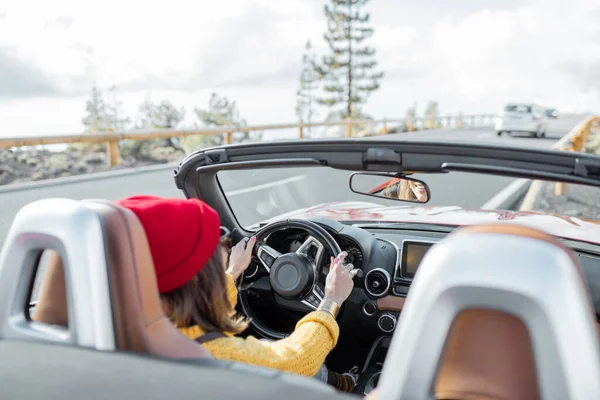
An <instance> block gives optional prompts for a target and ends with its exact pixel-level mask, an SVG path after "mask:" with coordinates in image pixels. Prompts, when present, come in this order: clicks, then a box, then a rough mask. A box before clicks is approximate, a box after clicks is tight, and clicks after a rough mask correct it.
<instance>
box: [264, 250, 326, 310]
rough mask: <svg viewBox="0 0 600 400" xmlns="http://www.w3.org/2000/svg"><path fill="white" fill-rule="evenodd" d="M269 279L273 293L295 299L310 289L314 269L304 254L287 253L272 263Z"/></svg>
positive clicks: (313, 278) (313, 279)
mask: <svg viewBox="0 0 600 400" xmlns="http://www.w3.org/2000/svg"><path fill="white" fill-rule="evenodd" d="M269 279H270V281H271V287H272V288H273V290H274V291H275V293H277V294H278V295H280V296H281V297H283V298H286V299H290V300H295V299H299V298H301V297H302V296H303V295H305V294H306V293H308V292H309V291H310V289H311V288H312V285H313V283H314V281H315V270H314V268H313V266H312V264H311V262H310V260H309V259H308V258H306V257H305V256H304V255H301V254H295V253H288V254H284V255H283V256H281V257H279V258H278V259H277V260H276V261H275V262H274V263H273V266H272V267H271V273H270V274H269Z"/></svg>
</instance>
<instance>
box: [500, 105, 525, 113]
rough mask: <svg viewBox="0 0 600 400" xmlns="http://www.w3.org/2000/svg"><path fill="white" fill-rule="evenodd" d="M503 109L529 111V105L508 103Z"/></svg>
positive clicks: (520, 111)
mask: <svg viewBox="0 0 600 400" xmlns="http://www.w3.org/2000/svg"><path fill="white" fill-rule="evenodd" d="M504 111H508V112H518V113H530V112H531V106H526V105H524V104H510V105H508V106H506V107H504Z"/></svg>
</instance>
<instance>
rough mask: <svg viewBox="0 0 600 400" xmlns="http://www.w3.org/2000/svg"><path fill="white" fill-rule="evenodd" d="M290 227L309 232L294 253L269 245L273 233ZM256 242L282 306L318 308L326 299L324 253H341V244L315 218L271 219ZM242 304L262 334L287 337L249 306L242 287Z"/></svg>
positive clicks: (261, 261) (272, 289)
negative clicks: (322, 270) (321, 270)
mask: <svg viewBox="0 0 600 400" xmlns="http://www.w3.org/2000/svg"><path fill="white" fill-rule="evenodd" d="M289 228H296V229H302V230H305V231H307V232H308V238H307V239H306V240H305V241H304V243H302V245H301V246H300V247H299V248H298V250H296V251H295V252H293V253H284V254H282V253H280V252H279V251H277V250H275V249H274V248H272V247H270V246H268V245H267V244H266V243H265V241H266V239H267V238H268V237H269V235H271V234H272V233H274V232H276V231H279V230H283V229H289ZM255 236H256V244H255V245H254V250H253V253H254V254H255V255H256V258H257V259H258V261H259V263H260V265H261V266H262V267H263V268H264V269H265V270H266V271H267V272H268V273H269V283H270V290H271V292H272V293H273V295H274V296H273V297H274V298H275V301H276V302H277V303H278V304H279V305H280V306H282V307H283V308H288V309H293V310H298V308H297V307H292V306H291V305H292V304H294V303H296V304H297V303H298V302H300V303H302V304H304V306H306V307H308V308H309V309H312V310H316V309H317V307H318V306H319V303H321V300H323V296H324V291H325V290H324V287H323V286H322V285H321V284H320V283H319V282H318V277H319V265H321V262H322V259H323V254H325V253H326V251H325V250H328V251H329V252H330V253H331V254H334V255H337V254H339V253H341V251H342V250H341V249H340V246H339V245H338V243H337V242H336V241H335V240H334V239H333V237H332V236H331V235H330V234H329V233H328V232H327V231H326V230H325V229H324V228H322V227H321V226H319V225H317V224H316V223H314V222H311V221H306V220H300V219H287V220H285V221H278V222H274V223H271V224H269V225H267V226H265V227H264V228H263V229H261V230H260V231H259V232H257V233H256V235H255ZM244 278H245V275H242V278H241V280H240V285H241V284H243V281H244ZM239 293H240V306H241V307H242V311H243V312H244V314H246V316H247V317H248V318H249V319H250V321H251V324H252V325H253V326H254V327H255V328H256V329H257V330H258V331H259V332H261V333H262V334H264V335H266V336H269V337H274V338H279V339H281V338H284V337H286V336H288V334H285V333H283V332H278V331H276V330H273V329H271V328H269V327H267V326H266V325H265V324H263V323H262V322H260V321H259V320H258V319H257V318H254V315H253V313H252V310H251V309H250V307H249V306H248V302H247V300H246V298H245V294H244V291H243V290H240V292H239Z"/></svg>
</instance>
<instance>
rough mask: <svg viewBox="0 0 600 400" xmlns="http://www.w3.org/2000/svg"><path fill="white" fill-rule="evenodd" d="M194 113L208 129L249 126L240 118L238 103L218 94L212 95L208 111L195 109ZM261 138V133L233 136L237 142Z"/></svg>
mask: <svg viewBox="0 0 600 400" xmlns="http://www.w3.org/2000/svg"><path fill="white" fill-rule="evenodd" d="M194 112H195V113H196V115H197V116H198V119H199V120H200V121H201V122H202V123H203V124H204V126H207V127H216V126H226V125H236V126H246V125H247V122H246V120H245V119H244V118H241V117H240V112H239V110H238V107H237V103H236V101H235V100H234V101H230V100H229V99H228V98H227V97H225V96H219V95H218V94H216V93H212V94H211V96H210V100H209V102H208V109H207V110H202V109H195V110H194ZM261 138H262V133H261V132H235V133H234V135H233V139H234V141H235V142H244V141H247V140H260V139H261Z"/></svg>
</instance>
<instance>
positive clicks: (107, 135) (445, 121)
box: [0, 114, 496, 166]
mask: <svg viewBox="0 0 600 400" xmlns="http://www.w3.org/2000/svg"><path fill="white" fill-rule="evenodd" d="M495 117H496V115H495V114H479V115H459V116H443V117H436V118H412V119H411V118H408V119H407V118H403V119H382V120H370V119H346V120H341V121H327V122H318V123H310V124H309V123H303V122H299V123H289V124H271V125H248V126H241V125H227V126H222V127H218V128H205V129H193V130H180V129H153V130H136V131H127V132H98V133H80V134H72V135H48V136H27V137H5V138H0V149H7V148H12V147H23V146H39V145H49V144H70V143H106V149H107V156H108V157H107V158H108V162H109V163H110V165H111V166H115V165H118V164H119V163H120V162H121V157H120V154H119V142H120V141H122V140H154V139H166V138H171V137H184V136H200V135H225V138H224V139H225V143H226V144H231V143H232V141H233V133H234V132H252V131H266V130H283V129H297V130H298V138H299V139H302V138H303V137H304V129H305V128H310V127H327V126H345V127H346V131H345V136H346V137H352V136H358V135H360V136H365V135H368V134H375V135H379V134H387V133H389V132H390V131H392V130H394V124H396V125H397V126H402V125H404V126H405V127H406V130H407V131H409V132H411V131H414V130H415V129H416V128H418V127H419V125H420V126H421V129H433V128H437V127H443V128H450V127H456V128H461V127H465V126H476V123H477V122H478V121H479V122H480V124H481V125H484V124H486V123H487V121H489V122H490V123H492V122H493V119H494V118H495ZM377 125H381V128H379V129H377V128H375V129H372V128H371V127H373V126H377ZM365 126H366V127H367V128H366V129H365ZM356 128H360V130H359V129H356ZM354 131H356V134H353V132H354Z"/></svg>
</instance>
